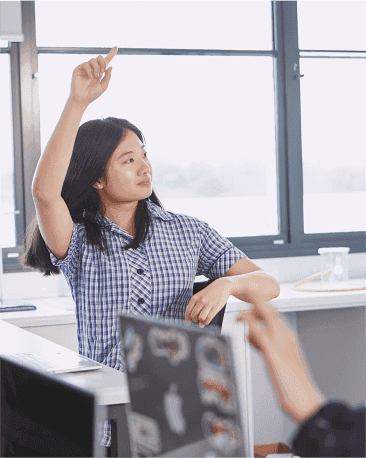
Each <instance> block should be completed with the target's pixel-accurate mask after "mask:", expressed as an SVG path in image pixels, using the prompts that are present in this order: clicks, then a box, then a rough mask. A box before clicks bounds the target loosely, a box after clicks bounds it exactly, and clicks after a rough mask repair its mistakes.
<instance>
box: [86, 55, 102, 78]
mask: <svg viewBox="0 0 366 458" xmlns="http://www.w3.org/2000/svg"><path fill="white" fill-rule="evenodd" d="M88 64H89V66H90V67H91V70H92V73H93V76H94V78H99V71H100V68H99V63H98V61H97V59H90V60H89V62H88Z"/></svg>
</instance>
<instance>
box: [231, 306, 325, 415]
mask: <svg viewBox="0 0 366 458" xmlns="http://www.w3.org/2000/svg"><path fill="white" fill-rule="evenodd" d="M237 321H244V322H245V323H246V324H247V325H248V326H249V334H248V335H247V340H248V342H249V343H250V344H251V345H253V347H254V348H256V349H257V350H258V351H259V352H260V353H261V354H262V355H263V357H264V360H265V362H266V364H267V369H268V372H269V374H270V376H271V379H272V381H273V384H274V386H275V388H276V391H277V394H278V398H279V402H280V405H281V407H282V409H283V410H284V411H285V412H287V413H288V414H289V415H290V416H291V417H293V418H294V419H295V420H296V421H298V422H303V421H305V420H307V419H308V418H310V417H311V416H312V415H313V414H314V413H315V412H316V411H317V410H318V409H319V408H320V407H321V405H322V404H323V403H324V402H325V398H324V396H323V395H322V394H321V393H320V391H319V390H318V388H317V387H316V385H315V383H314V381H313V380H312V378H311V375H310V373H309V369H308V368H307V364H306V361H305V358H304V355H303V353H302V350H301V346H300V343H299V341H298V339H297V336H296V335H295V333H294V332H293V331H292V330H291V329H290V328H289V327H288V325H287V324H286V323H285V321H284V320H283V319H282V318H281V316H280V315H279V314H278V313H277V311H276V310H275V309H274V308H273V307H272V306H271V305H270V304H269V303H267V302H260V301H258V302H254V304H253V308H252V309H251V310H245V311H243V312H241V313H240V315H239V316H238V318H237Z"/></svg>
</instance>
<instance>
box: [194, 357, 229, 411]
mask: <svg viewBox="0 0 366 458" xmlns="http://www.w3.org/2000/svg"><path fill="white" fill-rule="evenodd" d="M197 386H198V392H199V395H200V398H201V402H202V404H214V405H216V406H218V407H219V408H220V409H221V410H223V411H224V412H225V413H233V412H236V411H237V402H236V396H235V389H234V386H233V384H232V383H230V380H229V379H228V377H226V376H225V375H224V374H223V373H222V372H219V371H217V370H214V369H212V368H210V367H207V366H203V367H202V368H199V369H198V371H197Z"/></svg>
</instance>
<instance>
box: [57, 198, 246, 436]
mask: <svg viewBox="0 0 366 458" xmlns="http://www.w3.org/2000/svg"><path fill="white" fill-rule="evenodd" d="M148 209H149V212H150V215H151V220H152V223H151V226H152V227H150V229H149V234H148V237H147V239H146V240H145V242H143V243H142V244H140V246H139V247H138V248H137V249H136V250H135V249H132V248H130V249H129V250H123V249H122V248H123V247H124V246H125V245H127V244H128V243H129V242H130V241H131V240H132V239H133V237H132V236H131V235H130V234H129V233H128V232H126V231H125V230H124V229H122V228H121V227H120V226H118V225H117V224H115V223H113V222H112V221H111V220H109V219H108V218H106V217H105V216H103V215H102V214H101V213H99V214H98V215H97V219H98V221H99V222H101V223H104V224H105V229H103V230H104V231H105V235H106V238H107V242H108V246H109V248H110V255H107V254H105V253H104V252H102V251H100V250H99V249H98V248H96V247H94V246H92V245H90V244H89V243H88V242H87V240H86V236H85V228H84V225H83V224H81V223H79V224H76V223H74V227H73V233H72V238H71V242H70V246H69V250H68V253H67V256H66V258H65V259H63V260H61V261H60V260H58V259H57V258H56V257H55V256H54V255H53V253H52V252H51V251H50V250H49V252H50V257H51V261H52V263H53V264H54V265H55V266H58V267H60V269H61V271H62V273H63V274H64V276H65V278H66V280H67V283H68V284H69V287H70V289H71V293H72V296H73V299H74V301H75V304H76V321H77V336H78V343H79V353H80V354H82V355H84V356H87V357H88V358H91V359H93V360H96V361H99V362H101V363H103V364H106V365H107V366H110V367H112V368H114V369H117V370H120V371H122V372H124V371H125V365H124V360H123V351H122V347H121V340H120V330H119V322H118V315H119V314H120V313H122V312H123V313H130V314H132V315H137V316H153V317H163V318H167V319H177V320H184V319H185V311H186V308H187V305H188V303H189V301H190V299H191V297H192V294H193V283H194V280H195V277H196V276H199V275H204V276H206V277H207V278H210V279H215V278H220V277H223V276H224V275H225V273H226V272H227V271H228V270H229V269H230V267H231V266H233V265H234V264H235V263H236V262H237V261H239V260H240V259H241V258H243V257H245V254H244V253H243V252H242V251H240V250H239V249H238V248H236V247H235V246H234V245H233V244H232V243H231V242H229V241H228V240H227V239H226V238H224V237H222V236H221V235H219V234H218V233H217V232H216V231H215V230H214V229H212V228H211V227H210V226H209V225H208V224H207V223H205V222H203V221H200V220H199V219H197V218H194V217H191V216H186V215H178V214H174V213H170V212H167V211H164V210H163V209H162V208H160V207H159V206H157V205H155V204H153V203H152V202H149V201H148ZM107 437H108V439H107ZM102 443H103V445H109V443H110V441H109V429H108V432H107V434H106V436H105V437H104V439H103V442H102Z"/></svg>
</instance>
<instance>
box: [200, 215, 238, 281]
mask: <svg viewBox="0 0 366 458" xmlns="http://www.w3.org/2000/svg"><path fill="white" fill-rule="evenodd" d="M200 223H201V231H202V233H201V237H202V238H201V246H200V253H199V261H198V271H197V275H205V276H206V277H207V278H210V279H216V278H221V277H223V276H224V275H225V274H226V272H227V271H228V270H229V269H230V267H232V266H233V265H234V264H235V263H236V262H237V261H239V260H240V259H242V258H245V257H246V255H245V254H244V253H243V252H242V251H241V250H239V249H238V248H236V247H235V246H234V245H233V244H232V243H231V242H230V241H229V240H228V239H226V238H225V237H222V236H221V235H220V234H219V233H218V232H217V231H216V230H215V229H213V228H211V227H210V226H209V225H208V224H207V223H205V222H203V221H201V222H200Z"/></svg>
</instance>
